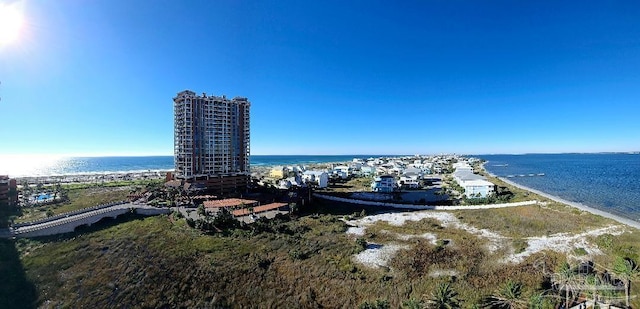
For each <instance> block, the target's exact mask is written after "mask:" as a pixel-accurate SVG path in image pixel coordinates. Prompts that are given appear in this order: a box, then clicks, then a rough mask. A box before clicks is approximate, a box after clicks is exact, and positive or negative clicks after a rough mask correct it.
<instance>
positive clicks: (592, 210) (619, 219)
mask: <svg viewBox="0 0 640 309" xmlns="http://www.w3.org/2000/svg"><path fill="white" fill-rule="evenodd" d="M482 169H483V170H484V171H485V172H486V173H487V174H488V175H489V176H491V177H495V178H497V179H500V180H501V181H503V182H504V183H506V184H508V185H511V186H514V187H516V188H519V189H522V190H525V191H529V192H532V193H535V194H537V195H540V196H542V197H545V198H548V199H550V200H552V201H555V202H558V203H560V204H564V205H566V206H570V207H573V208H576V209H579V210H582V211H586V212H588V213H591V214H593V215H598V216H602V217H605V218H607V219H611V220H614V221H617V222H619V223H622V224H624V225H627V226H630V227H633V228H636V229H638V230H640V222H639V221H636V220H633V219H630V218H625V217H622V216H619V215H616V214H613V213H610V212H606V211H604V210H600V209H597V208H594V207H591V206H587V205H584V204H582V203H579V202H572V201H569V200H566V199H563V198H561V197H559V196H555V195H552V194H549V193H545V192H542V191H540V190H536V189H533V188H529V187H527V186H525V185H521V184H517V183H515V182H513V181H511V180H508V179H506V178H503V177H499V176H496V175H494V174H493V173H491V172H489V171H488V170H487V169H486V168H485V167H484V163H483V164H482Z"/></svg>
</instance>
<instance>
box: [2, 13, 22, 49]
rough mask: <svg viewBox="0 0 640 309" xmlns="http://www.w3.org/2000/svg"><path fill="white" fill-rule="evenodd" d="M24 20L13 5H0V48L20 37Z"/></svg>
mask: <svg viewBox="0 0 640 309" xmlns="http://www.w3.org/2000/svg"><path fill="white" fill-rule="evenodd" d="M23 24H24V18H23V15H22V12H21V10H20V9H19V8H18V6H17V5H16V4H15V3H14V4H2V3H0V46H3V45H7V44H9V43H12V42H13V41H16V40H17V39H18V38H19V37H20V32H21V30H22V25H23Z"/></svg>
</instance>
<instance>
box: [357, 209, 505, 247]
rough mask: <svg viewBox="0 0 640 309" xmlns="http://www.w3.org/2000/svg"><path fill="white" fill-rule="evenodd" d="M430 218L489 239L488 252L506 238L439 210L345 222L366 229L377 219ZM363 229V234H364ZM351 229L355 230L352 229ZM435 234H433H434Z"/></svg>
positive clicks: (396, 221)
mask: <svg viewBox="0 0 640 309" xmlns="http://www.w3.org/2000/svg"><path fill="white" fill-rule="evenodd" d="M426 218H432V219H436V220H438V221H440V222H441V223H442V225H443V226H444V227H453V228H456V229H461V230H464V231H467V232H469V233H471V234H474V235H478V236H480V237H483V238H485V239H488V240H489V243H488V244H487V249H488V250H489V251H490V252H494V251H496V250H497V249H498V248H500V247H501V244H502V242H503V241H504V239H506V238H505V237H504V236H502V235H500V234H498V233H495V232H493V231H490V230H487V229H479V228H476V227H474V226H471V225H468V224H466V223H462V222H460V220H458V218H456V217H455V216H454V215H453V214H451V213H449V212H441V211H429V210H427V211H416V212H401V213H383V214H378V215H372V216H367V217H364V218H361V219H357V220H350V221H347V224H349V225H351V226H355V227H357V228H358V230H357V231H359V229H360V228H362V229H364V230H366V227H368V226H370V225H373V224H375V223H376V222H378V221H381V222H387V223H389V224H390V225H393V226H402V225H404V224H405V223H406V222H407V221H420V220H422V219H426ZM364 230H363V232H362V233H363V234H362V235H364ZM353 231H356V229H354V230H353ZM434 236H435V235H434Z"/></svg>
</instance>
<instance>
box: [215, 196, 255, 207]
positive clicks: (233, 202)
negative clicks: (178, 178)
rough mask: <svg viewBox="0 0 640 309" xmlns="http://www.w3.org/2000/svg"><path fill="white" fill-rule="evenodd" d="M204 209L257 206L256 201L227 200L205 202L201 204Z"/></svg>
mask: <svg viewBox="0 0 640 309" xmlns="http://www.w3.org/2000/svg"><path fill="white" fill-rule="evenodd" d="M202 204H203V205H204V207H205V208H220V207H235V206H240V205H242V204H244V205H245V206H251V205H255V204H258V201H254V200H245V199H239V198H227V199H224V200H213V201H205V202H204V203H202Z"/></svg>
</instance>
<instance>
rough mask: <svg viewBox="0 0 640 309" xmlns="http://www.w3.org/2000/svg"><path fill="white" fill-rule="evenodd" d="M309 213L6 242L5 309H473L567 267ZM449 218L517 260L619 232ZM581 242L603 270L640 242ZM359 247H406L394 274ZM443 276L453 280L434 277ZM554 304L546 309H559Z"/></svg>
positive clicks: (115, 194) (2, 270)
mask: <svg viewBox="0 0 640 309" xmlns="http://www.w3.org/2000/svg"><path fill="white" fill-rule="evenodd" d="M344 185H345V186H349V187H351V188H353V187H357V186H362V185H363V184H358V183H346V184H344ZM512 190H513V191H514V193H516V197H517V198H518V199H523V200H525V199H526V200H531V199H538V197H537V196H536V195H534V194H532V193H526V192H519V189H516V188H512ZM129 191H130V188H129V187H113V188H108V189H107V188H96V187H91V188H81V189H75V190H70V191H69V198H70V202H69V203H68V204H66V205H60V206H59V207H57V208H56V209H57V210H56V211H58V212H64V211H69V210H73V209H77V208H83V207H88V206H94V205H96V204H100V203H105V202H109V201H114V200H120V199H122V198H123V197H124V196H126V195H127V194H128V193H129ZM520 191H521V190H520ZM539 199H540V200H545V201H546V199H542V198H539ZM65 207H66V208H65ZM314 207H315V208H313V209H305V211H306V213H325V214H319V215H303V216H301V217H300V218H298V219H295V220H293V221H287V220H276V221H272V222H270V223H269V224H267V225H254V226H253V228H246V229H237V230H230V231H228V232H227V233H224V234H215V235H207V234H204V233H202V232H200V231H198V230H195V229H192V228H190V227H189V226H188V225H187V224H186V221H185V220H184V219H181V218H178V217H176V216H174V215H170V216H166V215H165V216H157V217H149V218H143V217H138V216H134V215H128V216H127V217H124V218H120V219H118V220H115V221H113V220H107V221H105V222H101V223H99V224H96V225H94V226H92V227H91V228H89V229H86V230H83V231H79V232H78V233H74V234H70V235H62V236H57V237H50V238H40V239H19V240H16V241H2V242H0V249H1V250H0V262H2V263H0V276H2V278H3V280H0V288H1V289H0V308H5V307H7V308H8V307H16V306H15V305H16V304H17V305H18V306H17V307H25V308H28V307H36V306H44V305H46V306H47V307H71V308H75V307H99V308H102V307H170V308H173V307H196V308H203V307H208V308H227V307H232V308H257V307H260V308H298V307H304V308H321V307H324V308H357V307H358V306H359V305H361V304H363V303H364V302H369V303H372V302H374V301H376V300H386V301H388V302H389V304H390V306H391V308H400V307H402V304H403V303H404V302H405V301H407V300H409V299H417V300H423V301H424V300H427V299H428V298H430V296H431V293H432V292H433V291H434V289H435V288H436V286H437V285H438V284H439V283H442V282H450V283H451V284H452V287H453V288H454V290H455V291H457V292H458V293H459V298H460V299H462V300H463V301H462V306H463V307H464V308H475V307H474V306H476V305H478V304H479V303H480V302H481V301H482V299H483V298H484V297H485V296H487V295H489V294H491V293H493V292H495V290H496V288H497V287H499V286H501V285H502V284H504V283H505V282H507V281H508V280H513V281H517V282H519V283H521V284H522V285H523V296H522V297H523V299H525V300H526V299H528V298H529V297H530V296H533V295H535V294H536V293H539V292H541V291H543V290H546V289H548V288H549V282H548V281H547V280H546V278H545V269H546V270H549V269H550V270H554V269H557V268H558V267H559V265H560V264H562V263H563V262H565V261H566V260H567V259H566V257H565V256H564V254H561V253H557V252H553V251H543V252H539V253H536V254H533V255H531V256H529V257H527V258H526V259H525V260H524V261H522V262H521V263H504V262H502V261H501V256H502V255H504V254H505V253H506V251H505V250H498V251H488V250H487V242H488V241H487V239H485V238H480V237H478V236H476V235H474V234H472V233H470V232H468V231H465V230H462V229H457V228H451V227H444V226H443V225H442V223H441V222H439V221H438V220H436V219H423V220H420V221H409V222H407V223H406V224H405V225H403V226H394V225H390V224H388V223H385V222H377V223H376V224H374V225H372V226H370V227H369V228H368V229H367V232H366V234H365V236H364V237H362V238H360V240H358V238H357V237H355V236H352V235H348V234H346V233H345V231H346V230H347V227H348V226H347V225H346V224H345V223H344V222H343V221H342V220H340V219H341V218H343V217H344V215H349V214H353V213H360V211H361V210H362V209H361V208H360V207H356V206H353V205H342V204H333V203H327V202H325V203H318V204H315V205H314ZM376 210H379V209H368V210H367V211H366V212H367V213H372V212H374V211H376ZM40 212H42V211H40ZM328 213H331V214H328ZM451 213H452V214H453V215H454V216H455V218H457V219H458V220H459V221H460V222H461V223H464V224H467V225H469V226H473V227H475V228H478V229H487V230H491V231H494V232H496V233H499V234H500V235H502V236H505V237H509V238H511V239H513V241H512V243H513V246H514V248H515V249H516V250H524V249H525V248H526V247H527V246H528V244H527V241H526V238H527V237H534V236H546V235H552V234H557V233H569V234H570V233H580V232H584V231H588V230H591V229H594V228H600V227H606V226H610V225H618V224H617V223H616V222H614V221H612V220H609V219H606V218H603V217H600V216H594V215H591V214H589V213H585V212H581V211H579V210H576V209H574V208H571V207H568V206H564V205H561V204H558V203H555V202H549V203H547V204H546V205H533V206H524V207H516V208H508V209H490V210H465V211H455V212H451ZM394 233H395V234H411V235H421V234H424V233H432V234H434V235H437V236H438V239H441V240H442V239H446V240H447V242H446V243H445V242H438V243H435V244H434V243H432V242H430V241H428V240H427V239H424V238H411V239H407V240H402V239H398V238H397V237H394V236H393V234H394ZM586 240H587V241H589V242H592V243H596V244H597V245H598V247H599V248H600V250H601V251H602V253H603V254H601V255H597V256H595V257H594V260H593V261H594V262H596V264H598V265H605V266H610V265H611V264H612V263H613V259H614V258H615V257H616V256H628V257H631V258H634V259H635V260H638V258H639V256H638V255H639V254H640V248H639V245H638V244H640V231H638V230H635V229H631V228H628V229H626V232H625V233H623V234H622V235H619V236H613V235H601V236H597V237H588V238H587V239H586ZM363 242H369V243H390V242H392V243H397V244H401V245H404V246H405V247H403V248H404V249H401V250H399V251H398V252H397V253H396V254H395V256H394V257H393V258H392V259H391V260H390V262H389V267H382V268H375V269H373V268H368V267H366V266H363V265H361V264H359V263H357V262H355V261H354V259H353V256H354V255H355V254H357V253H359V252H361V251H362V250H364V247H363ZM518 248H519V249H518ZM585 258H587V257H585ZM571 263H572V265H576V263H577V262H576V261H571ZM541 264H542V265H544V268H540V265H541ZM439 271H448V273H445V275H438V272H439ZM638 283H639V282H637V281H635V284H632V294H633V295H640V288H639V287H640V284H638ZM549 297H550V300H551V301H550V302H549V303H547V304H546V305H545V306H546V307H547V308H551V307H552V303H558V300H557V299H555V298H552V297H551V296H549ZM8 305H12V306H8ZM632 307H634V308H638V307H640V298H634V299H633V303H632Z"/></svg>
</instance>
